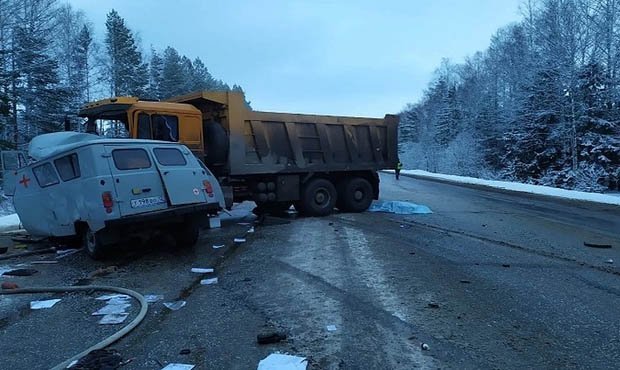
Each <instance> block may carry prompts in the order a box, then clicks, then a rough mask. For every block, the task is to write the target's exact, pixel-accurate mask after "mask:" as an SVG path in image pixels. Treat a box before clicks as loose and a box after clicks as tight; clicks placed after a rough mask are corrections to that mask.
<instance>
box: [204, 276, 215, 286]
mask: <svg viewBox="0 0 620 370" xmlns="http://www.w3.org/2000/svg"><path fill="white" fill-rule="evenodd" d="M212 284H217V278H216V277H214V278H211V279H202V280H200V285H212Z"/></svg>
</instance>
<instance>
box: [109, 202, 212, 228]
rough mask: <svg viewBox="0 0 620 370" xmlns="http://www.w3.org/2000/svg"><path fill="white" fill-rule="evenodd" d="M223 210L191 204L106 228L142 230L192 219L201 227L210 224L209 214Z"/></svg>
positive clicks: (111, 223) (128, 218)
mask: <svg viewBox="0 0 620 370" xmlns="http://www.w3.org/2000/svg"><path fill="white" fill-rule="evenodd" d="M220 209H221V207H220V205H219V204H218V203H209V204H190V205H186V206H180V207H175V208H171V209H164V210H161V211H155V212H148V213H141V214H137V215H131V216H126V217H121V218H117V219H114V220H107V221H105V226H106V228H108V227H109V228H118V227H131V228H142V227H145V226H146V227H152V226H156V225H162V224H175V223H181V222H184V221H187V219H188V218H189V219H191V220H192V221H193V222H197V223H198V224H199V226H204V225H203V224H205V225H206V224H207V223H208V216H209V214H213V213H217V212H218V211H219V210H220Z"/></svg>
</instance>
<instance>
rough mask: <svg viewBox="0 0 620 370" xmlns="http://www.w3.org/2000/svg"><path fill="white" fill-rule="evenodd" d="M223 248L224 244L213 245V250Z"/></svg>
mask: <svg viewBox="0 0 620 370" xmlns="http://www.w3.org/2000/svg"><path fill="white" fill-rule="evenodd" d="M220 248H224V244H213V249H220Z"/></svg>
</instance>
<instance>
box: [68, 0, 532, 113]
mask: <svg viewBox="0 0 620 370" xmlns="http://www.w3.org/2000/svg"><path fill="white" fill-rule="evenodd" d="M69 2H70V3H71V4H72V5H73V6H74V7H75V8H78V9H82V10H84V12H85V13H86V15H87V17H88V18H89V20H90V21H91V22H92V23H93V26H94V28H95V32H96V33H97V37H98V39H99V40H102V39H103V34H104V30H105V18H106V14H107V13H108V12H109V11H110V10H111V9H116V10H117V11H118V12H119V14H120V15H121V16H122V17H123V18H124V19H125V21H126V23H127V25H128V26H129V27H130V28H131V29H132V30H133V31H134V32H136V33H137V34H138V35H139V37H140V39H141V41H142V47H143V49H144V50H146V51H148V50H149V49H150V45H153V46H154V47H155V48H156V49H159V50H163V49H164V48H165V47H166V46H168V45H170V46H173V47H175V48H176V49H177V50H178V51H179V53H181V54H185V55H187V56H189V57H190V58H191V59H193V58H195V57H200V58H201V59H202V60H203V61H204V62H205V64H206V65H207V67H208V68H209V70H210V71H211V73H212V74H213V76H214V77H216V78H219V79H222V80H224V81H225V82H227V83H228V84H230V85H231V86H232V84H239V85H241V86H242V87H243V88H244V90H245V91H246V95H247V98H248V100H250V101H251V102H252V107H253V108H254V109H255V110H272V111H284V112H305V113H319V114H337V115H358V116H383V115H384V114H385V113H397V112H399V111H400V110H401V109H402V108H403V107H404V106H405V104H406V103H408V102H415V101H417V100H418V99H419V98H420V96H421V95H422V92H423V90H424V89H425V88H426V85H427V83H428V82H429V80H430V79H431V78H432V73H433V70H434V69H435V68H436V67H438V65H439V63H440V61H441V58H443V57H447V58H450V59H451V60H453V61H462V60H463V59H464V57H466V56H469V55H472V54H473V53H474V52H476V51H479V50H483V49H485V48H486V47H487V46H488V45H489V41H490V38H491V36H492V35H493V33H494V32H495V31H496V30H497V29H498V28H499V27H502V26H504V25H507V24H509V23H511V22H514V21H517V20H518V19H519V18H520V16H519V4H520V3H521V0H374V1H367V0H346V1H345V0H341V1H324V0H313V1H311V0H307V1H293V0H237V1H228V0H173V1H169V0H166V1H160V0H157V1H155V0H105V1H100V0H69Z"/></svg>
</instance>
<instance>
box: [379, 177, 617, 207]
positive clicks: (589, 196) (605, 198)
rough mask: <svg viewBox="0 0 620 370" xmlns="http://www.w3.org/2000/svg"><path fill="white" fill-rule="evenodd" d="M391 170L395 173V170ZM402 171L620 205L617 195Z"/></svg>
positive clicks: (439, 178) (512, 189)
mask: <svg viewBox="0 0 620 370" xmlns="http://www.w3.org/2000/svg"><path fill="white" fill-rule="evenodd" d="M389 172H392V173H393V172H394V171H389ZM400 173H401V174H402V175H412V176H416V177H420V178H428V179H435V180H442V181H448V182H454V183H459V184H472V185H481V186H488V187H492V188H496V189H503V190H509V191H515V192H521V193H530V194H539V195H546V196H550V197H557V198H564V199H573V200H582V201H587V202H596V203H604V204H613V205H620V197H619V196H616V195H607V194H597V193H586V192H583V191H576V190H566V189H558V188H553V187H550V186H542V185H530V184H522V183H518V182H508V181H494V180H482V179H477V178H474V177H465V176H454V175H443V174H440V173H432V172H427V171H422V170H402V171H401V172H400Z"/></svg>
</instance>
